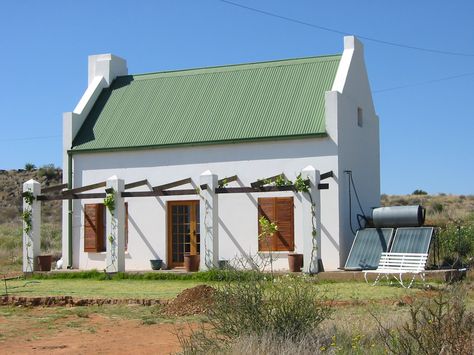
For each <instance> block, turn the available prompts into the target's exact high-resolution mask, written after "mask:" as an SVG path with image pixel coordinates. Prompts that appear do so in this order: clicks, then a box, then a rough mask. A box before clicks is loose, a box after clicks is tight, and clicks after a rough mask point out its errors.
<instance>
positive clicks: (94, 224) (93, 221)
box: [84, 203, 105, 252]
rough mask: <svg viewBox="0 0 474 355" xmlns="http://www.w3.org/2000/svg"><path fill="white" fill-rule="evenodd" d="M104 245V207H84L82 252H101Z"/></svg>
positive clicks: (92, 205) (87, 205)
mask: <svg viewBox="0 0 474 355" xmlns="http://www.w3.org/2000/svg"><path fill="white" fill-rule="evenodd" d="M104 250H105V245H104V205H103V204H100V203H94V204H86V205H84V251H85V252H101V251H104Z"/></svg>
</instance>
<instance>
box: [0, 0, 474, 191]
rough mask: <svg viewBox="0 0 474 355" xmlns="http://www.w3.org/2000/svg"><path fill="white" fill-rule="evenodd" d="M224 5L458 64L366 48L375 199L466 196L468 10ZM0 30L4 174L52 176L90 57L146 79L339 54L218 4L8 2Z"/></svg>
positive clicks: (473, 121) (471, 129)
mask: <svg viewBox="0 0 474 355" xmlns="http://www.w3.org/2000/svg"><path fill="white" fill-rule="evenodd" d="M229 1H233V2H235V3H239V4H242V5H245V6H251V7H254V8H256V9H260V10H263V11H267V12H271V13H274V14H278V15H281V16H285V17H289V18H292V19H295V20H298V21H301V22H306V23H311V24H314V25H316V26H323V27H327V28H331V29H335V30H338V31H341V32H344V33H351V34H356V35H358V34H359V35H362V36H364V37H367V38H372V39H377V40H382V41H388V42H395V43H399V44H404V45H407V46H414V47H422V48H429V49H436V50H440V51H444V52H455V53H462V54H467V55H449V54H440V53H433V52H429V51H421V50H414V49H409V48H406V47H398V46H391V45H385V44H381V43H379V42H375V41H370V40H367V39H362V42H363V43H364V46H365V56H366V64H367V68H368V72H369V78H370V83H371V87H372V90H373V91H374V102H375V106H376V110H377V113H378V115H379V117H380V142H381V182H382V192H384V193H389V194H395V193H399V194H405V193H411V192H412V191H413V190H415V189H418V188H420V189H423V190H426V191H428V192H430V193H440V192H445V193H455V194H474V178H473V176H474V157H473V156H474V148H473V146H474V145H473V142H472V141H473V138H474V104H473V101H474V65H473V64H474V21H473V20H472V15H473V14H474V2H472V1H470V0H464V1H451V2H447V1H441V0H439V1H433V0H431V1H408V0H406V1H314V0H293V1H276V0H273V1H271V0H261V1H260V0H259V1H256V0H254V1H250V0H229ZM0 33H1V35H0V68H2V79H3V85H0V121H1V124H2V130H1V131H0V169H13V168H22V167H23V166H24V164H25V163H26V162H32V163H34V164H36V165H38V166H40V165H43V164H48V163H54V164H55V165H58V166H59V165H61V125H62V123H61V122H62V112H64V111H72V110H73V109H74V107H75V105H76V103H77V102H78V100H79V99H80V97H81V95H82V93H83V91H84V90H85V88H86V85H87V56H88V55H90V54H98V53H114V54H117V55H119V56H121V57H123V58H125V59H127V62H128V67H129V72H130V73H144V72H153V71H161V70H170V69H182V68H192V67H202V66H213V65H222V64H232V63H242V62H254V61H265V60H275V59H284V58H294V57H305V56H314V55H322V54H334V53H340V52H342V47H343V38H342V37H343V35H342V34H340V33H335V32H330V31H324V30H321V29H317V28H315V27H310V26H305V25H303V24H298V23H295V22H290V21H288V20H284V19H281V18H276V17H271V16H267V15H264V14H262V13H258V12H255V11H249V10H248V9H244V8H239V7H236V6H232V5H230V4H228V3H225V2H223V1H219V0H202V1H196V0H175V1H151V0H150V1H132V0H129V1H123V0H121V1H118V0H114V1H111V0H108V1H104V0H102V1H85V0H82V1H75V2H73V1H47V0H45V1H34V0H29V1H25V0H23V1H21V0H15V1H13V0H3V1H1V3H0ZM453 76H459V77H457V78H453V79H450V80H441V81H437V80H438V79H443V78H448V77H453ZM412 84H413V86H412ZM415 84H419V85H415ZM398 87H402V88H398ZM391 88H398V89H393V90H386V89H391Z"/></svg>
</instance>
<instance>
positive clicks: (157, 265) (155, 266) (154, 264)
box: [150, 259, 163, 270]
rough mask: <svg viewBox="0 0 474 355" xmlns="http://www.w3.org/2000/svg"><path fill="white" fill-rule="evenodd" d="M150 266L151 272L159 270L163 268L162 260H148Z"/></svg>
mask: <svg viewBox="0 0 474 355" xmlns="http://www.w3.org/2000/svg"><path fill="white" fill-rule="evenodd" d="M150 265H151V269H152V270H160V269H161V268H162V267H163V260H161V259H150Z"/></svg>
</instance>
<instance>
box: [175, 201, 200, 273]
mask: <svg viewBox="0 0 474 355" xmlns="http://www.w3.org/2000/svg"><path fill="white" fill-rule="evenodd" d="M191 211H193V212H194V215H192V213H191ZM170 212H171V214H172V215H171V218H170V221H171V226H170V233H171V236H170V241H171V255H170V256H171V259H172V260H171V261H172V264H175V265H179V264H181V263H183V262H184V254H185V253H191V252H194V251H197V253H199V252H200V233H199V232H200V223H199V202H191V203H190V202H183V204H182V205H181V204H179V205H177V204H174V205H173V206H172V208H171V209H170ZM194 228H195V230H193V229H194Z"/></svg>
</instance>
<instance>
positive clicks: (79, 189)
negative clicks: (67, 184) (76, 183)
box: [62, 181, 106, 195]
mask: <svg viewBox="0 0 474 355" xmlns="http://www.w3.org/2000/svg"><path fill="white" fill-rule="evenodd" d="M105 185H106V182H105V181H102V182H98V183H96V184H91V185H86V186H82V187H77V188H75V189H70V190H65V191H62V193H63V194H64V195H73V194H77V193H79V192H83V191H89V190H94V189H98V188H99V187H105Z"/></svg>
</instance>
